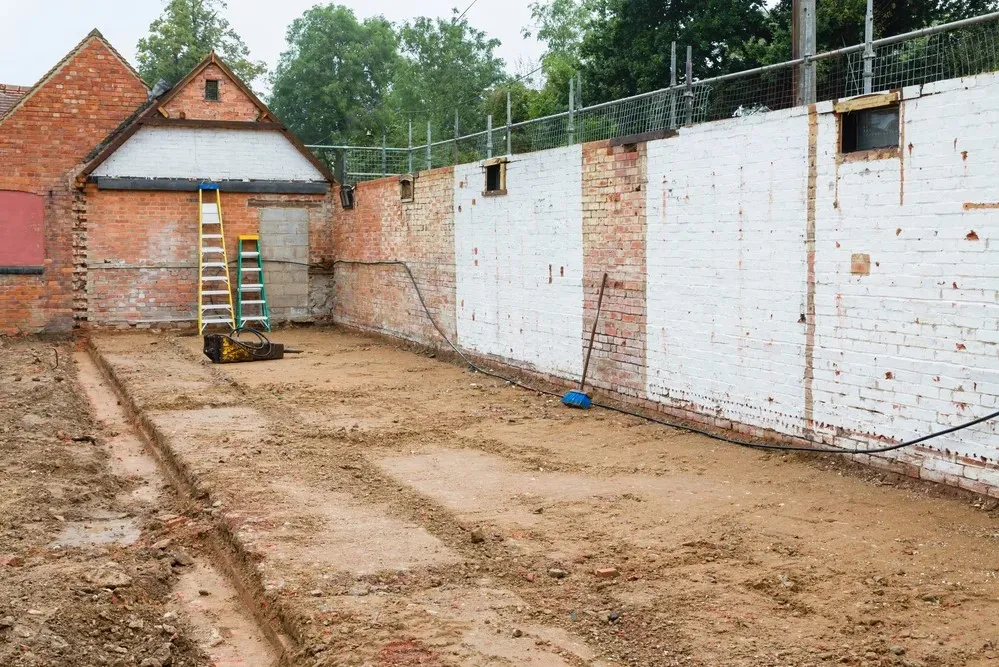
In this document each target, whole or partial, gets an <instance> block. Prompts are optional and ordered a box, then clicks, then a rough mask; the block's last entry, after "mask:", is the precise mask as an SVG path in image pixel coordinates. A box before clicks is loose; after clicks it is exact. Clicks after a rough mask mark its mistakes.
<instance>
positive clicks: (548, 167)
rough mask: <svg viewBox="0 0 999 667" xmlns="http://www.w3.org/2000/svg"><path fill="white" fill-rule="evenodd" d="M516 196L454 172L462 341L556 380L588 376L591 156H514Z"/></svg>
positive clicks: (511, 175) (575, 149)
mask: <svg viewBox="0 0 999 667" xmlns="http://www.w3.org/2000/svg"><path fill="white" fill-rule="evenodd" d="M506 179H507V181H506V182H507V193H508V194H506V195H499V196H483V194H482V192H483V190H484V187H485V172H484V170H483V168H482V166H481V165H480V164H478V163H476V164H466V165H460V166H458V167H456V168H455V178H454V182H455V185H454V219H455V261H456V299H457V325H458V327H457V328H458V341H459V344H460V345H461V346H463V347H464V348H466V349H470V350H474V351H476V352H480V353H483V354H490V355H495V356H498V357H503V358H505V359H510V360H516V361H518V362H520V363H522V364H527V365H528V366H530V367H532V368H534V369H536V370H539V371H542V372H548V373H556V374H559V375H562V376H565V377H571V378H575V377H578V376H579V375H580V374H581V373H582V365H583V363H582V346H581V343H580V332H581V330H582V326H583V287H582V276H583V219H582V216H583V214H582V149H581V147H580V146H570V147H568V148H560V149H555V150H550V151H543V152H540V153H531V154H527V155H515V156H512V157H511V159H510V162H509V164H508V165H507V177H506Z"/></svg>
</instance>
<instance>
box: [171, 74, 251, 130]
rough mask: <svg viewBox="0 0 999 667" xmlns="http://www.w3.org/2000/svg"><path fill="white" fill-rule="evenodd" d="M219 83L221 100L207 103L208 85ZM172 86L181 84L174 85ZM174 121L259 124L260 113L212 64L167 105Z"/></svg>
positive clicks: (230, 80) (172, 82)
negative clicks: (254, 121) (206, 89)
mask: <svg viewBox="0 0 999 667" xmlns="http://www.w3.org/2000/svg"><path fill="white" fill-rule="evenodd" d="M209 79H211V80H214V81H218V96H219V99H218V100H206V99H205V82H206V81H208V80H209ZM170 83H171V84H176V83H178V82H177V81H171V82H170ZM164 109H165V110H166V112H167V113H169V114H170V117H171V118H186V119H188V120H243V121H253V120H257V116H259V115H260V110H259V109H258V108H257V106H256V105H255V104H254V103H253V100H251V99H250V98H249V97H247V96H246V94H245V93H244V92H243V91H242V90H240V89H239V86H237V85H236V83H235V82H234V81H232V79H230V78H229V77H228V76H226V74H225V72H223V71H222V70H221V69H220V68H219V67H218V66H217V65H214V64H210V65H208V66H206V67H205V68H204V69H203V70H201V71H200V72H199V73H198V74H197V75H196V76H195V77H194V78H193V79H191V81H189V82H188V83H187V85H186V86H184V87H183V88H182V89H180V90H179V91H177V93H176V95H175V96H174V97H173V98H172V99H171V100H170V101H169V102H167V104H165V105H164Z"/></svg>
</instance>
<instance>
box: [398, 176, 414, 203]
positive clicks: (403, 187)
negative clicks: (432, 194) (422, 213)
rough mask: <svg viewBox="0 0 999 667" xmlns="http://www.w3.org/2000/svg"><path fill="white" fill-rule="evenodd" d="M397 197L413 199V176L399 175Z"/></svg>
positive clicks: (405, 199)
mask: <svg viewBox="0 0 999 667" xmlns="http://www.w3.org/2000/svg"><path fill="white" fill-rule="evenodd" d="M399 199H401V200H402V201H413V177H412V176H411V175H410V174H405V175H403V176H400V177H399Z"/></svg>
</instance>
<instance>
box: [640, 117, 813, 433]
mask: <svg viewBox="0 0 999 667" xmlns="http://www.w3.org/2000/svg"><path fill="white" fill-rule="evenodd" d="M807 165H808V118H807V115H806V114H805V112H804V110H802V109H797V110H792V111H788V112H775V113H769V114H764V115H759V116H750V117H746V118H739V119H732V120H726V121H721V122H717V123H709V124H705V125H700V126H695V127H693V128H689V129H684V130H682V131H681V132H680V134H679V136H677V137H673V138H669V139H664V140H661V141H655V142H652V143H650V144H649V147H648V170H649V178H648V182H649V190H648V193H649V194H648V209H647V211H648V227H647V228H648V239H647V251H646V258H647V266H648V281H647V285H648V287H647V290H646V299H647V308H648V310H647V312H648V324H647V336H648V338H647V341H648V342H647V348H646V349H647V353H646V354H647V364H648V368H647V376H646V377H647V379H646V383H647V391H648V398H650V399H652V400H656V401H660V402H663V403H666V404H669V405H674V406H678V407H689V408H691V409H695V410H698V411H701V412H704V413H706V414H708V415H711V416H717V417H722V418H727V419H731V420H734V421H738V422H741V423H744V424H749V425H753V426H759V427H763V428H770V429H774V430H777V431H781V432H784V433H791V434H800V433H801V430H802V423H803V418H804V388H803V377H804V363H805V358H804V347H805V325H804V324H803V323H801V322H800V319H801V315H802V313H803V312H804V308H805V285H806V263H805V258H806V254H805V229H806V205H805V194H806V189H807Z"/></svg>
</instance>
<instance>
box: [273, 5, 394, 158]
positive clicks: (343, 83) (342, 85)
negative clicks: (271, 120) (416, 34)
mask: <svg viewBox="0 0 999 667" xmlns="http://www.w3.org/2000/svg"><path fill="white" fill-rule="evenodd" d="M287 39H288V49H287V50H286V51H285V52H284V53H282V54H281V57H280V59H279V60H278V65H277V68H276V70H275V72H274V76H273V77H272V85H273V88H272V94H271V98H270V107H271V108H272V109H273V110H274V112H275V113H276V114H277V115H278V117H280V118H281V119H282V120H283V121H284V122H285V123H287V124H288V126H289V127H290V128H292V130H294V131H295V133H296V134H297V135H298V136H299V137H301V138H302V140H304V141H305V142H306V143H357V144H368V143H371V144H374V143H375V141H374V140H373V137H375V136H376V135H377V136H378V138H379V141H380V136H381V134H382V131H383V129H384V128H385V127H386V125H387V124H388V123H389V121H390V119H391V117H392V112H391V110H390V109H389V107H388V104H387V98H388V95H389V92H390V90H391V87H392V80H393V77H394V76H395V74H396V71H397V69H398V66H399V56H398V53H397V47H398V40H397V37H396V34H395V31H394V30H393V28H392V24H390V23H389V22H388V21H386V20H385V19H384V18H382V17H375V18H369V19H365V20H364V21H358V20H357V17H356V16H354V12H353V11H351V10H350V9H348V8H346V7H342V6H339V5H325V6H321V5H317V6H315V7H313V8H311V9H309V10H307V11H306V12H305V13H304V14H303V15H302V16H301V17H299V18H297V19H295V20H294V21H293V22H292V23H291V26H290V27H289V28H288V34H287Z"/></svg>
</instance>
